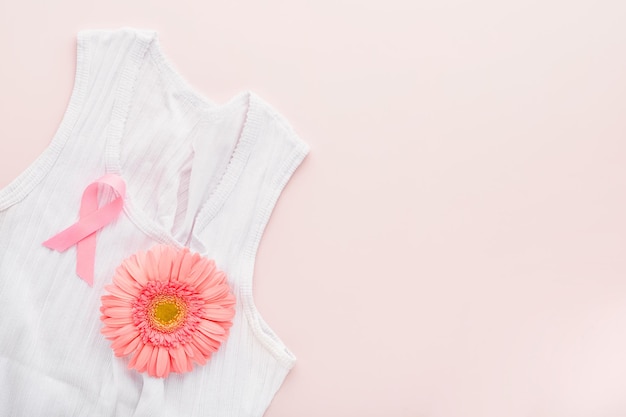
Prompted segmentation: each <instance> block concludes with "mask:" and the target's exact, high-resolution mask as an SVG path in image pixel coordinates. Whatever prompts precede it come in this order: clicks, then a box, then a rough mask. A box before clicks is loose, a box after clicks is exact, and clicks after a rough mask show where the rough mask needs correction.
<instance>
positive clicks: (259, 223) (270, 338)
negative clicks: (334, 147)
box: [240, 137, 309, 369]
mask: <svg viewBox="0 0 626 417" xmlns="http://www.w3.org/2000/svg"><path fill="white" fill-rule="evenodd" d="M295 140H296V147H295V149H294V150H293V151H292V152H291V153H290V156H289V157H288V158H286V159H285V161H284V164H283V166H282V167H281V169H280V170H279V172H278V174H277V175H276V176H275V178H274V181H272V184H271V188H270V192H269V193H268V194H267V196H266V198H265V199H264V201H263V204H262V205H261V210H260V211H259V212H258V213H257V215H256V219H255V221H254V223H253V224H254V230H253V231H252V237H251V239H250V240H249V244H248V245H247V246H246V250H245V262H244V264H245V265H244V266H243V271H244V276H243V278H244V279H243V283H242V285H241V293H240V294H241V297H242V300H241V301H242V304H243V309H244V314H245V317H246V320H247V321H248V323H249V324H250V327H251V329H252V332H253V333H254V335H255V336H256V338H257V339H258V340H259V341H260V342H261V344H262V345H263V346H264V347H265V348H266V349H267V350H268V351H269V352H270V353H271V354H272V355H273V356H274V357H275V358H276V359H277V360H278V361H279V362H280V363H281V364H282V365H283V366H285V367H286V368H288V369H290V368H291V367H293V365H294V364H295V361H296V357H295V355H294V354H293V353H292V352H291V351H290V350H289V348H288V347H287V346H286V345H285V343H284V342H283V341H282V340H281V339H280V337H279V336H278V335H277V334H276V333H275V332H274V330H272V328H271V327H270V326H269V324H268V323H267V322H266V321H265V320H264V319H263V317H262V316H261V313H260V312H259V310H258V309H257V307H256V304H255V302H254V296H253V291H252V288H253V281H254V276H255V274H254V265H255V259H256V255H257V251H258V247H259V244H260V242H261V238H262V236H263V233H264V231H265V228H266V226H267V223H268V221H269V219H270V216H271V213H272V211H273V209H274V207H275V205H276V202H277V201H278V198H279V197H280V194H281V193H282V191H283V189H284V188H285V186H286V185H287V183H288V182H289V180H290V179H291V177H292V176H293V173H294V172H295V170H296V169H297V168H298V167H299V166H300V164H301V163H302V160H303V159H304V157H305V156H306V155H307V154H308V152H309V146H308V144H306V143H305V142H303V141H302V140H300V139H299V138H297V137H296V138H295Z"/></svg>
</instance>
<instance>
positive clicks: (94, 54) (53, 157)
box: [0, 27, 308, 417]
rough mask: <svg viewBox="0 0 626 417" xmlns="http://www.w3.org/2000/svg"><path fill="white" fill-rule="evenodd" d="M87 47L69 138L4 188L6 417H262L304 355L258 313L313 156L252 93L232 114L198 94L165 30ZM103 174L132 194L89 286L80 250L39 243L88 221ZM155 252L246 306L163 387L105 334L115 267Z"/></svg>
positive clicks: (95, 40)
mask: <svg viewBox="0 0 626 417" xmlns="http://www.w3.org/2000/svg"><path fill="white" fill-rule="evenodd" d="M77 41H78V46H77V55H78V58H77V68H76V80H75V85H74V89H73V92H72V96H71V99H70V103H69V105H68V108H67V111H66V113H65V115H64V118H63V121H62V123H61V125H60V127H59V129H58V131H57V132H56V134H55V136H54V138H53V140H52V142H51V143H50V145H49V147H48V148H47V149H46V150H45V152H44V153H43V154H42V155H41V156H40V157H39V158H38V159H37V160H36V161H35V162H34V163H33V164H32V165H31V166H30V167H29V168H28V169H27V170H26V171H25V172H23V173H22V174H21V175H20V176H19V177H18V178H17V179H16V180H14V181H13V182H12V183H11V184H9V185H8V186H7V187H5V188H3V189H0V329H1V330H2V333H1V335H0V415H1V416H3V417H9V416H20V417H21V416H28V417H39V416H45V417H55V416H63V417H71V416H77V417H78V416H80V417H86V416H90V417H96V416H116V417H130V416H133V417H155V416H168V417H174V416H176V417H178V416H184V417H189V416H207V417H208V416H211V417H226V416H256V417H258V416H261V415H262V414H263V413H264V412H265V410H266V408H267V406H268V405H269V403H270V401H271V400H272V398H273V396H274V394H275V393H276V391H277V390H278V389H279V387H280V385H281V383H282V382H283V379H284V378H285V376H286V375H287V373H288V372H289V370H290V368H291V367H292V366H293V364H294V360H295V358H294V356H293V355H292V354H291V353H290V352H289V350H288V349H287V348H286V347H285V345H284V344H283V343H282V342H281V340H280V339H279V338H278V337H277V336H276V334H275V333H274V332H273V331H272V330H271V329H270V328H269V327H268V326H267V325H266V323H265V322H264V321H263V320H262V318H261V316H260V315H259V313H258V311H257V310H256V308H255V305H254V302H253V299H252V274H253V269H254V259H255V255H256V251H257V247H258V244H259V241H260V238H261V235H262V233H263V231H264V228H265V226H266V223H267V221H268V219H269V216H270V213H271V211H272V209H273V207H274V204H275V202H276V200H277V199H278V197H279V195H280V193H281V191H282V189H283V187H284V186H285V184H286V183H287V181H288V180H289V178H290V177H291V175H292V173H293V171H294V170H295V169H296V168H297V167H298V165H299V164H300V162H301V161H302V159H303V158H304V157H305V155H306V154H307V152H308V146H307V145H306V143H304V142H303V141H302V140H301V139H300V138H299V137H298V136H297V135H296V134H295V133H294V131H293V129H292V128H291V127H290V125H289V124H288V122H287V121H286V120H285V119H284V117H283V116H281V115H280V114H278V113H277V111H276V110H274V109H273V108H272V107H271V106H270V105H268V104H267V103H266V102H265V101H263V100H262V99H261V98H260V97H258V96H257V95H256V94H254V93H251V92H248V91H245V92H242V93H240V94H238V95H236V96H235V97H234V98H233V99H231V100H229V101H228V102H227V103H225V104H215V103H213V102H211V101H210V100H208V99H207V98H205V97H203V96H201V95H200V94H198V93H197V92H196V91H195V90H194V89H193V88H192V87H191V86H190V85H189V84H188V83H187V82H186V81H185V80H183V79H182V78H181V76H180V75H179V74H178V73H177V72H176V70H175V69H174V67H173V66H172V65H171V64H170V63H169V61H168V60H167V58H166V57H165V56H164V55H163V53H162V51H161V49H160V47H159V42H158V36H157V32H155V31H151V30H142V29H136V28H130V27H123V28H117V29H111V30H83V31H80V32H78V34H77ZM105 172H111V173H117V174H120V175H121V176H122V177H123V178H124V180H125V181H126V183H127V198H126V202H125V207H124V213H123V214H122V215H121V216H120V217H119V218H118V219H117V220H116V221H115V222H114V223H112V224H110V225H108V226H106V227H105V228H104V229H103V230H101V231H100V232H98V235H97V252H96V268H95V283H94V287H93V288H90V287H89V286H88V285H86V284H85V282H84V281H82V280H81V279H80V278H78V277H77V275H76V273H75V264H76V248H75V247H72V248H70V249H69V250H68V251H66V252H64V253H59V252H55V251H52V250H50V249H47V248H45V247H44V246H42V242H44V241H45V240H46V239H48V238H50V237H51V236H53V235H54V234H56V233H57V232H59V231H61V230H62V229H64V228H66V227H67V226H69V225H71V224H72V223H74V222H75V221H76V220H77V218H78V209H79V206H80V199H81V195H82V192H83V190H84V188H85V187H86V186H87V185H88V184H89V183H90V182H92V181H94V180H95V179H97V178H98V177H100V176H101V175H103V174H104V173H105ZM102 198H103V200H102V201H103V202H104V198H106V196H104V197H102ZM158 243H166V244H171V245H177V246H179V247H180V246H188V247H190V249H191V250H192V251H195V252H200V253H201V254H202V255H204V256H207V257H209V258H213V259H215V260H216V262H217V264H218V267H219V268H221V269H222V270H224V271H225V272H226V273H227V275H228V279H229V282H230V284H231V285H232V286H233V289H234V293H235V296H236V298H237V306H236V308H237V313H236V316H235V319H234V323H233V327H232V329H231V334H230V337H229V338H228V340H227V341H226V342H225V344H223V345H222V347H221V348H220V350H219V351H218V352H217V353H216V354H215V355H214V356H213V357H212V358H211V360H210V361H209V362H208V364H207V365H205V366H203V367H200V366H196V367H195V368H194V370H193V371H192V372H190V373H186V374H171V375H170V376H169V377H168V378H166V379H157V378H152V377H149V376H147V375H146V374H139V373H137V372H135V371H131V370H128V369H127V367H126V366H127V363H128V358H117V357H115V356H114V354H113V351H112V350H111V348H110V343H109V342H108V341H107V340H105V339H104V337H103V336H102V335H101V334H100V329H101V326H102V325H101V321H100V312H99V307H100V297H101V296H102V295H103V294H104V293H105V291H104V288H103V287H104V286H105V285H107V284H109V283H110V281H111V277H112V275H113V272H114V269H115V268H116V267H117V266H118V265H119V264H120V263H121V262H122V260H123V259H125V258H126V257H128V256H129V255H131V254H133V253H135V252H137V251H138V250H146V249H148V248H150V247H152V246H153V245H155V244H158Z"/></svg>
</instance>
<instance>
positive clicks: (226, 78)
mask: <svg viewBox="0 0 626 417" xmlns="http://www.w3.org/2000/svg"><path fill="white" fill-rule="evenodd" d="M625 21H626V4H624V3H623V2H619V1H591V0H579V1H569V2H566V1H563V0H547V1H538V0H531V1H526V2H497V1H488V0H479V1H476V2H465V1H462V0H444V1H408V0H407V1H401V0H391V1H385V2H376V1H365V2H354V1H348V0H340V1H301V0H295V1H291V2H283V1H275V0H272V1H268V2H263V3H258V2H237V3H232V2H230V3H229V2H222V3H207V2H199V1H191V0H182V1H179V2H168V1H161V0H159V1H151V2H148V1H144V0H140V1H135V2H131V3H129V2H122V1H117V0H114V1H109V2H106V3H97V4H92V3H89V2H78V1H69V0H61V1H57V2H54V3H52V2H49V3H43V2H35V1H31V0H28V1H23V2H19V4H18V3H17V2H8V1H0V56H1V57H2V58H1V60H0V63H1V64H2V65H0V87H1V88H2V94H0V111H1V114H2V117H1V118H0V120H2V123H0V187H4V186H7V185H8V184H9V183H10V182H11V181H12V180H13V179H14V178H16V177H17V176H18V175H19V174H20V172H22V171H23V170H25V169H26V168H27V167H28V166H29V165H30V164H31V163H32V162H33V161H34V160H35V159H36V158H37V157H38V155H40V154H41V153H42V152H43V151H44V149H46V147H47V145H48V144H49V142H50V140H51V138H52V137H53V136H54V134H55V132H56V130H57V129H58V127H59V125H60V123H61V120H62V119H63V116H64V113H65V111H66V108H67V104H68V101H69V99H70V94H71V91H72V87H73V81H74V71H75V65H76V61H75V59H76V33H77V31H79V30H82V29H98V28H117V27H121V26H132V27H137V28H146V29H154V30H156V31H158V33H159V38H160V43H161V47H162V50H163V51H164V53H165V54H166V55H167V57H168V58H169V60H170V62H172V63H173V64H174V65H175V66H176V68H177V70H178V71H179V73H180V74H181V75H183V76H184V77H185V79H186V80H187V81H188V82H189V83H190V84H191V85H193V86H194V87H195V88H196V90H197V91H198V92H199V93H201V94H203V95H205V96H206V97H209V98H210V99H212V100H214V101H215V102H218V103H226V102H228V101H229V100H231V98H232V97H236V96H237V95H238V94H241V92H242V91H244V90H251V91H254V92H255V93H256V94H258V95H259V96H260V97H262V98H264V99H265V100H267V101H268V102H270V103H272V105H273V106H274V107H275V108H276V109H277V110H278V111H280V112H281V113H282V114H283V115H284V116H285V117H286V118H287V119H288V120H289V121H290V123H291V124H292V126H293V128H294V129H295V131H296V132H297V133H298V134H299V136H300V137H301V138H302V139H303V140H304V141H305V142H307V143H308V144H309V145H310V147H311V150H310V153H309V155H308V156H307V158H306V159H305V160H304V162H303V163H302V164H301V165H300V167H299V168H298V169H297V171H296V173H295V175H294V176H293V177H292V179H291V180H290V181H289V183H288V184H287V186H286V188H285V189H284V192H283V193H282V195H281V197H280V199H279V200H278V204H277V206H276V209H275V211H274V212H273V214H272V217H271V219H270V222H269V224H268V227H267V229H266V231H265V233H264V235H263V239H262V241H261V246H260V250H259V253H258V258H257V262H256V265H255V276H254V295H255V297H256V304H257V307H258V309H259V310H260V312H261V314H262V315H263V317H264V319H265V320H266V321H267V322H268V323H269V325H270V326H271V327H272V329H273V330H274V331H276V333H277V334H278V335H279V336H280V338H281V339H282V340H283V341H284V342H285V344H286V345H287V346H288V347H289V349H290V350H291V351H292V352H293V353H294V354H295V356H296V357H297V362H296V365H295V367H294V368H293V370H292V371H291V373H290V374H289V375H288V376H287V379H286V380H285V383H284V385H283V386H282V388H281V389H280V391H279V392H278V394H277V395H276V397H275V398H274V400H273V402H272V404H271V406H270V408H269V409H268V411H267V413H266V416H267V417H291V416H300V417H309V416H310V417H313V416H316V417H317V416H320V415H324V416H329V417H332V416H342V417H343V416H360V417H361V416H380V415H386V416H407V417H408V416H411V417H413V416H429V417H458V416H464V417H492V416H493V417H500V416H507V417H517V416H520V417H521V416H533V417H542V416H546V417H548V416H549V417H561V416H563V417H565V416H567V417H577V416H581V417H582V416H595V417H609V416H610V417H617V416H624V415H626V397H625V396H624V391H625V389H626V355H625V354H624V352H626V257H625V256H624V254H625V253H626V216H625V215H624V213H626V197H625V195H626V194H625V190H626V122H625V120H626V118H625V116H624V115H626V55H625V54H624V50H626V49H625V48H626V26H625V25H624V24H623V22H625ZM79 192H80V191H79ZM44 278H45V277H44ZM44 278H42V279H44ZM0 279H6V277H0Z"/></svg>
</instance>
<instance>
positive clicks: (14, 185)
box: [0, 31, 91, 211]
mask: <svg viewBox="0 0 626 417" xmlns="http://www.w3.org/2000/svg"><path fill="white" fill-rule="evenodd" d="M86 36H87V34H86V33H85V32H84V31H79V32H78V33H77V34H76V67H75V72H74V84H73V87H72V92H71V94H70V99H69V102H68V103H67V107H66V108H65V112H64V113H63V117H62V119H61V122H60V124H59V126H58V127H57V130H56V132H55V133H54V135H53V136H52V139H51V140H50V142H49V143H48V145H47V146H46V147H45V148H44V150H43V152H42V153H40V154H39V156H38V157H37V158H36V159H35V160H34V161H33V162H32V163H31V164H30V165H29V166H28V167H27V168H26V169H25V170H23V171H22V172H21V173H20V174H19V175H18V176H17V177H16V178H14V179H13V180H12V181H11V182H9V183H8V184H7V185H6V186H5V187H3V188H0V211H3V210H6V209H8V208H9V207H11V206H13V205H14V204H16V203H19V202H20V201H21V200H23V199H24V198H25V197H26V196H27V195H28V194H29V193H30V192H31V191H32V190H33V189H34V188H35V187H36V186H37V184H39V183H40V182H41V181H42V180H43V179H44V177H45V176H46V174H48V172H49V171H50V170H51V169H52V167H53V166H54V164H55V162H56V161H57V159H58V157H59V155H60V154H61V151H63V148H64V147H65V145H66V143H67V141H68V139H69V138H70V135H71V133H72V130H73V128H74V126H75V125H76V122H77V121H78V116H79V115H80V113H81V110H82V107H83V105H84V102H85V96H86V90H87V82H88V79H89V55H90V53H91V50H90V49H89V45H88V42H86Z"/></svg>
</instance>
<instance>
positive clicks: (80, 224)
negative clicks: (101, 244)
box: [43, 174, 126, 286]
mask: <svg viewBox="0 0 626 417" xmlns="http://www.w3.org/2000/svg"><path fill="white" fill-rule="evenodd" d="M100 185H104V186H107V187H109V188H111V189H112V190H113V191H114V193H115V194H116V197H115V198H114V199H113V200H112V201H110V202H109V203H107V204H105V205H104V206H102V207H100V208H98V190H99V186H100ZM125 196H126V184H125V183H124V180H123V179H122V177H120V176H119V175H116V174H105V175H104V176H102V177H100V178H98V179H97V180H95V181H94V182H92V183H91V184H89V185H88V186H87V187H86V188H85V191H84V192H83V197H82V200H81V202H80V211H79V219H78V221H77V222H76V223H74V224H73V225H71V226H70V227H68V228H67V229H65V230H63V231H61V232H59V233H57V234H56V235H54V236H52V237H51V238H50V239H48V240H46V241H45V242H43V245H44V246H45V247H47V248H50V249H53V250H56V251H59V252H64V251H66V250H67V249H69V248H70V247H72V246H74V245H76V274H77V275H78V276H79V277H80V278H82V279H83V280H84V281H85V282H86V283H87V284H89V286H93V276H94V265H95V258H96V232H97V231H98V230H100V229H102V228H103V227H104V226H106V225H108V224H109V223H111V222H112V221H113V220H115V219H116V218H117V216H119V214H120V213H121V212H122V209H123V208H124V197H125Z"/></svg>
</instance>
